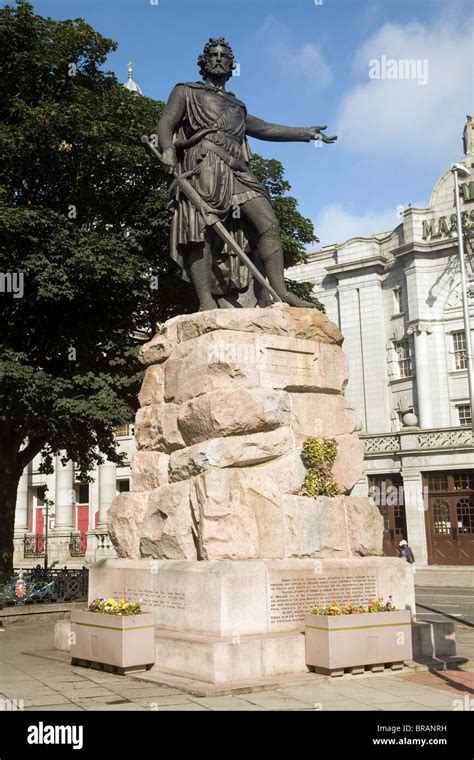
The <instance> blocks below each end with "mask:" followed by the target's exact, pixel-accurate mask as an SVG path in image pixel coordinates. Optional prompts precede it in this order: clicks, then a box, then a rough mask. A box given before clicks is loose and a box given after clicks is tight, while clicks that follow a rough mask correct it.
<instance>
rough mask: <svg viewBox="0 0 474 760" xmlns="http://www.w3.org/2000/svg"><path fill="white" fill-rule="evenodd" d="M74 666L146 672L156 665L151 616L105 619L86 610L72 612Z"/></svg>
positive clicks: (148, 613) (149, 613)
mask: <svg viewBox="0 0 474 760" xmlns="http://www.w3.org/2000/svg"><path fill="white" fill-rule="evenodd" d="M71 632H72V633H74V634H75V639H74V642H75V643H73V644H72V645H71V656H72V664H73V665H85V666H86V667H105V669H107V670H109V669H114V670H115V671H116V672H118V673H120V674H122V675H123V674H124V673H126V672H128V671H130V670H149V669H150V668H151V667H153V664H154V662H155V626H154V615H153V613H152V612H145V613H141V614H140V615H107V614H103V613H100V612H89V611H88V610H73V611H72V612H71Z"/></svg>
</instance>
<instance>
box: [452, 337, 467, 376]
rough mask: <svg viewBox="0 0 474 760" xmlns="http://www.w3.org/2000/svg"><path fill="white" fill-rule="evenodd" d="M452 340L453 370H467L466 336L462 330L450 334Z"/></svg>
mask: <svg viewBox="0 0 474 760" xmlns="http://www.w3.org/2000/svg"><path fill="white" fill-rule="evenodd" d="M451 335H452V339H453V354H454V369H466V368H467V354H466V334H465V332H464V330H457V331H456V332H453V333H451Z"/></svg>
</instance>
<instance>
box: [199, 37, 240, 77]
mask: <svg viewBox="0 0 474 760" xmlns="http://www.w3.org/2000/svg"><path fill="white" fill-rule="evenodd" d="M198 66H199V73H200V74H201V76H202V78H203V79H204V80H206V79H207V78H208V76H209V74H214V75H216V76H225V77H226V79H230V77H231V76H232V70H233V69H235V67H236V64H235V60H234V54H233V52H232V48H231V46H230V45H229V43H228V42H226V41H225V39H224V38H223V37H211V38H210V39H209V40H208V41H207V42H206V44H205V46H204V50H203V52H202V55H200V56H199V58H198Z"/></svg>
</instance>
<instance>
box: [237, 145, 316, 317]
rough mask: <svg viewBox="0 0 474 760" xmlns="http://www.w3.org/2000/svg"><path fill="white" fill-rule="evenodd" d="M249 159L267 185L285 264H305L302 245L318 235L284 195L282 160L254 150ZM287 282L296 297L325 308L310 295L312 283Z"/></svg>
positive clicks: (286, 184) (287, 188) (294, 202)
mask: <svg viewBox="0 0 474 760" xmlns="http://www.w3.org/2000/svg"><path fill="white" fill-rule="evenodd" d="M251 160H252V170H253V172H254V173H255V174H256V176H257V177H258V178H259V180H260V181H261V182H262V183H263V184H264V185H265V187H266V188H267V190H268V192H269V194H270V198H271V201H272V205H273V208H274V209H275V214H276V216H277V218H278V221H279V223H280V230H281V233H280V235H281V239H282V242H283V253H284V257H285V267H292V266H296V265H297V264H304V263H305V262H306V261H307V252H306V248H305V246H306V245H308V244H309V243H314V242H315V241H317V237H316V234H315V231H314V226H313V223H312V221H311V220H310V219H306V218H305V217H304V216H302V215H301V214H300V212H299V211H298V201H297V200H296V198H293V197H292V196H291V195H287V193H288V192H289V191H290V190H291V185H290V183H289V182H288V181H287V180H286V179H285V178H284V171H285V170H284V168H283V164H282V163H281V162H280V161H277V160H276V159H274V158H271V159H265V158H262V157H261V156H259V155H258V154H254V155H253V156H252V159H251ZM286 284H287V287H288V289H289V290H291V291H292V292H293V293H295V295H297V296H299V298H303V299H304V300H305V301H310V302H312V303H313V304H314V305H315V306H316V308H318V309H319V310H320V311H324V306H323V305H322V303H321V302H320V301H318V299H317V298H315V297H314V295H313V292H312V291H313V285H312V283H310V282H296V281H294V280H286Z"/></svg>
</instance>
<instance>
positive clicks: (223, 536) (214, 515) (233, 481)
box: [191, 470, 259, 560]
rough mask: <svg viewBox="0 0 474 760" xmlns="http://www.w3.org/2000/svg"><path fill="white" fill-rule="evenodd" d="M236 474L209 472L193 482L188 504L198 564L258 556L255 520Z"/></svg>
mask: <svg viewBox="0 0 474 760" xmlns="http://www.w3.org/2000/svg"><path fill="white" fill-rule="evenodd" d="M246 496H247V494H246V493H245V489H244V488H243V486H242V483H241V478H240V476H239V472H238V471H235V472H233V471H232V470H225V471H224V472H221V471H217V470H210V471H208V472H206V473H204V474H203V475H200V476H198V477H196V478H194V481H193V488H192V490H191V501H192V508H193V513H194V516H195V524H196V525H197V534H198V544H199V558H200V559H202V560H224V559H236V560H237V559H253V558H257V557H258V556H259V546H258V531H257V524H256V521H255V516H254V514H253V511H252V508H251V506H250V505H249V504H248V502H247V498H246Z"/></svg>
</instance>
